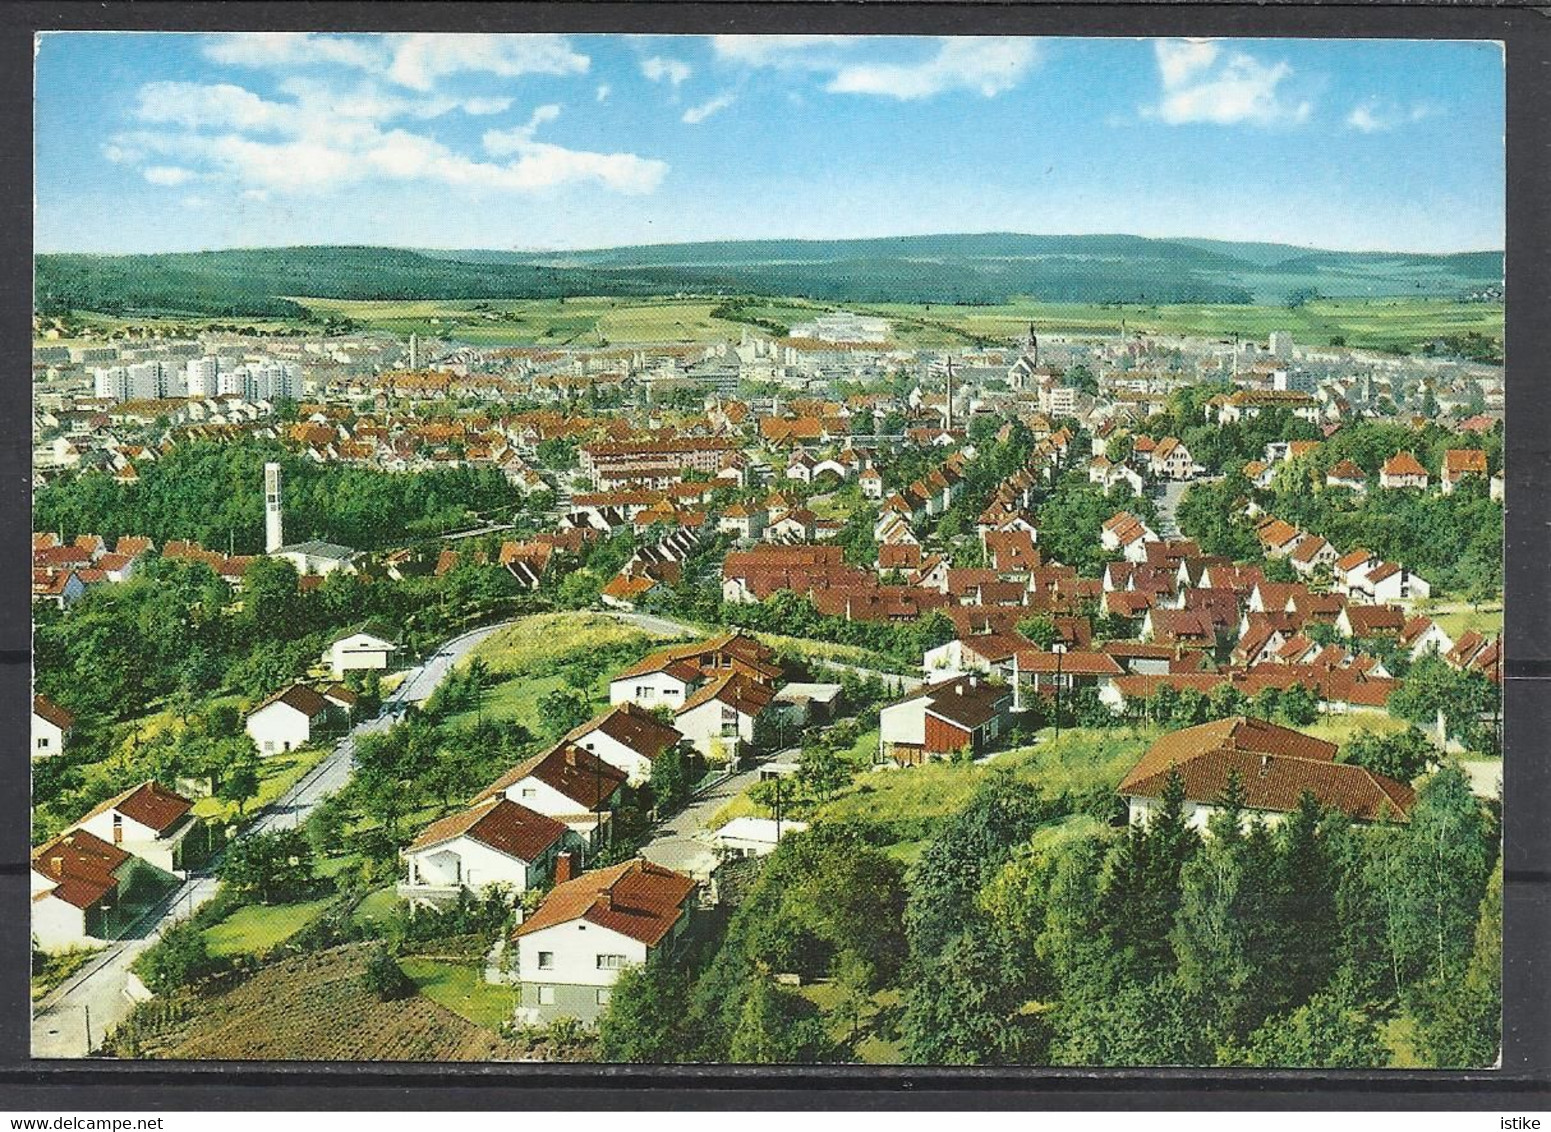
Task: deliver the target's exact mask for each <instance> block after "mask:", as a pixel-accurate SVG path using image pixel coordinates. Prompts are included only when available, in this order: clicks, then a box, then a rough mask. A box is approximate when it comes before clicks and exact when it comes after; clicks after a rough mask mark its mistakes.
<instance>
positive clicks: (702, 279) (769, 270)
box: [36, 233, 1503, 317]
mask: <svg viewBox="0 0 1551 1132" xmlns="http://www.w3.org/2000/svg"><path fill="white" fill-rule="evenodd" d="M1502 263H1503V257H1502V253H1501V252H1467V253H1459V254H1454V255H1420V254H1409V253H1387V252H1338V251H1325V250H1320V249H1314V248H1300V247H1294V246H1291V245H1282V244H1264V243H1234V242H1231V241H1223V240H1197V239H1173V240H1160V239H1148V238H1144V237H1141V236H1126V235H1088V236H1035V235H1020V234H1017V233H983V234H974V235H938V236H901V237H893V238H885V239H866V240H726V241H710V242H702V243H689V244H662V245H641V246H634V247H619V248H602V249H597V250H589V251H564V252H517V251H500V250H494V249H468V250H460V251H439V250H419V251H416V250H408V249H403V248H378V247H295V248H258V249H236V250H230V251H212V252H197V253H176V254H167V255H143V256H90V255H76V254H59V255H40V256H38V257H37V261H36V295H37V303H38V307H39V309H40V310H41V311H45V312H49V311H58V310H64V309H71V308H73V309H78V310H97V311H105V312H108V313H126V312H128V313H186V314H202V315H248V316H276V317H285V316H290V317H296V316H299V315H301V314H302V313H303V311H302V309H301V308H300V307H299V306H298V305H297V304H295V303H293V302H291V301H289V299H288V298H287V296H299V297H314V298H330V299H379V300H393V299H400V300H402V299H516V298H553V297H555V296H559V295H618V296H646V295H667V294H676V293H681V292H696V293H714V294H723V293H727V294H731V293H757V294H768V295H793V296H804V297H808V298H812V299H818V300H826V301H832V302H930V303H968V304H994V303H1000V302H1004V301H1006V300H1007V299H1009V298H1011V297H1013V296H1017V295H1027V296H1030V297H1033V298H1036V299H1040V300H1044V301H1047V302H1100V303H1103V302H1124V303H1192V302H1199V303H1280V302H1284V301H1286V300H1287V299H1289V298H1290V297H1292V296H1295V295H1305V296H1307V295H1310V294H1319V295H1324V296H1328V297H1332V298H1346V297H1357V296H1367V297H1381V296H1402V295H1403V296H1412V297H1415V296H1418V295H1426V296H1441V297H1453V296H1455V295H1458V294H1460V293H1462V292H1465V291H1470V290H1475V289H1479V288H1482V287H1487V286H1492V285H1498V284H1500V283H1501V282H1502Z"/></svg>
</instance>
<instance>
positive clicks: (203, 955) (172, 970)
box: [134, 921, 229, 994]
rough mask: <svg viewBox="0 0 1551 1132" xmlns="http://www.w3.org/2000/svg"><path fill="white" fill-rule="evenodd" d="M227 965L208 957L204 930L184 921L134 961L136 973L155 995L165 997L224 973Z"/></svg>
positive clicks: (213, 957)
mask: <svg viewBox="0 0 1551 1132" xmlns="http://www.w3.org/2000/svg"><path fill="white" fill-rule="evenodd" d="M228 966H229V964H227V963H226V961H225V960H222V959H219V958H217V957H215V956H213V955H211V954H210V951H209V948H208V947H206V945H205V933H204V929H203V928H201V927H200V925H199V924H198V923H195V922H190V921H184V922H183V923H181V924H174V925H173V926H172V927H170V928H168V929H167V930H166V931H165V932H163V933H162V938H161V939H159V940H158V941H157V942H156V943H155V944H153V945H152V946H151V947H149V948H148V949H146V951H145V952H144V953H143V954H142V955H141V956H140V957H139V958H138V959H136V960H135V962H134V971H135V974H137V975H139V976H140V978H141V980H142V981H144V983H145V985H146V986H147V987H149V988H150V989H151V991H152V992H153V993H155V994H168V993H170V992H171V991H175V990H177V989H178V988H179V987H185V986H189V985H190V984H193V983H197V982H199V981H200V980H202V979H206V978H209V977H210V976H211V975H214V974H217V973H219V972H221V971H223V970H225V969H226V968H227V967H228Z"/></svg>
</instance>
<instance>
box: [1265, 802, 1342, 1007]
mask: <svg viewBox="0 0 1551 1132" xmlns="http://www.w3.org/2000/svg"><path fill="white" fill-rule="evenodd" d="M1323 816H1324V815H1323V811H1322V809H1321V807H1320V804H1319V802H1318V800H1317V799H1316V798H1315V797H1314V795H1313V794H1312V793H1311V792H1309V791H1307V790H1305V791H1304V792H1303V794H1302V795H1301V796H1300V797H1299V799H1298V808H1297V809H1296V810H1295V811H1293V813H1292V814H1291V815H1290V816H1289V817H1288V819H1287V821H1286V822H1285V823H1283V825H1282V827H1281V829H1280V831H1279V833H1280V836H1279V838H1278V847H1277V848H1278V853H1277V867H1276V874H1275V880H1274V882H1273V883H1274V890H1275V894H1276V896H1275V901H1276V907H1275V911H1274V916H1275V920H1276V922H1277V923H1278V925H1279V926H1280V934H1281V940H1280V946H1279V947H1278V948H1277V954H1276V955H1275V956H1274V957H1273V958H1272V962H1273V964H1274V967H1273V969H1274V970H1276V972H1277V979H1276V982H1277V984H1278V989H1279V990H1280V991H1281V995H1280V997H1281V999H1282V1001H1283V1002H1284V1003H1285V1008H1291V1007H1294V1006H1297V1005H1298V1004H1300V1003H1302V1002H1304V1001H1306V1000H1307V999H1308V998H1309V997H1310V996H1311V995H1312V994H1313V993H1314V992H1315V991H1316V990H1318V989H1319V988H1320V987H1321V986H1322V985H1323V984H1324V983H1325V982H1326V981H1327V980H1328V979H1329V978H1330V975H1331V973H1332V971H1333V970H1334V967H1335V954H1336V949H1337V934H1338V933H1337V924H1336V908H1335V885H1334V883H1333V879H1334V878H1333V876H1332V870H1331V868H1330V864H1329V861H1328V860H1327V858H1326V855H1325V847H1324V845H1323V843H1322V839H1321V837H1320V829H1319V827H1320V821H1321V819H1322V818H1323Z"/></svg>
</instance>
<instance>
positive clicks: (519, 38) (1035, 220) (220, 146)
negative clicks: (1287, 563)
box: [34, 32, 1505, 253]
mask: <svg viewBox="0 0 1551 1132" xmlns="http://www.w3.org/2000/svg"><path fill="white" fill-rule="evenodd" d="M1503 82H1504V78H1503V54H1502V50H1501V47H1500V46H1499V45H1498V44H1496V43H1489V42H1457V41H1408V40H1295V39H1268V40H1251V39H1230V40H1148V39H1079V38H984V37H982V38H945V39H937V38H913V37H909V38H907V37H880V36H869V37H847V36H627V35H588V36H560V35H458V34H440V33H437V34H381V35H326V34H309V33H223V34H195V33H166V32H158V33H124V32H55V33H44V34H43V35H41V36H40V37H39V41H38V48H37V74H36V103H35V120H36V157H37V168H36V206H37V207H36V214H35V221H34V225H35V237H36V246H37V249H38V250H39V251H45V252H49V251H77V252H99V253H112V252H165V251H192V250H201V249H210V248H223V247H266V246H283V245H296V244H377V245H394V246H400V247H426V248H504V249H512V248H515V249H523V250H530V249H563V248H596V247H610V246H618V245H623V244H645V243H672V242H680V241H687V240H703V239H745V238H808V239H827V238H844V237H868V236H893V235H912V234H924V233H940V232H1031V233H1045V234H1067V233H1091V232H1109V233H1116V232H1123V233H1131V234H1136V235H1142V236H1198V237H1215V238H1219V239H1233V240H1263V241H1273V242H1280V243H1292V244H1301V245H1308V246H1316V247H1324V248H1338V249H1351V250H1389V251H1416V252H1446V251H1464V250H1495V249H1500V248H1501V247H1502V246H1503V225H1504V150H1503V135H1504V129H1505V125H1504V94H1503Z"/></svg>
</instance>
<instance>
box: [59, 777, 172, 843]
mask: <svg viewBox="0 0 1551 1132" xmlns="http://www.w3.org/2000/svg"><path fill="white" fill-rule="evenodd" d="M193 808H194V803H193V802H192V801H191V800H190V799H188V798H185V797H184V796H183V795H182V794H177V793H174V792H173V791H171V790H168V789H167V788H166V787H165V786H162V785H161V784H160V783H157V782H155V781H151V780H147V781H145V782H142V783H141V784H140V785H139V786H135V787H132V788H131V789H129V790H126V791H124V792H123V793H122V794H120V795H118V796H117V797H114V798H109V799H108V800H107V801H106V802H104V803H102V805H100V806H98V807H97V808H96V809H94V810H92V812H91V813H89V814H87V815H86V816H85V817H84V818H82V819H81V822H80V823H77V824H81V823H84V822H87V821H89V820H91V819H92V818H94V817H96V816H97V815H98V814H103V813H107V812H108V811H109V810H117V811H118V812H119V813H121V814H123V815H124V816H125V817H126V818H129V819H130V820H131V821H136V822H139V823H140V824H141V825H143V826H146V827H147V828H149V829H154V830H155V831H156V832H157V833H159V834H160V833H166V832H167V831H168V830H170V829H172V828H174V827H175V826H177V825H178V824H179V823H180V822H182V821H183V819H184V817H185V816H186V815H187V814H188V812H189V811H190V810H192V809H193Z"/></svg>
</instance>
